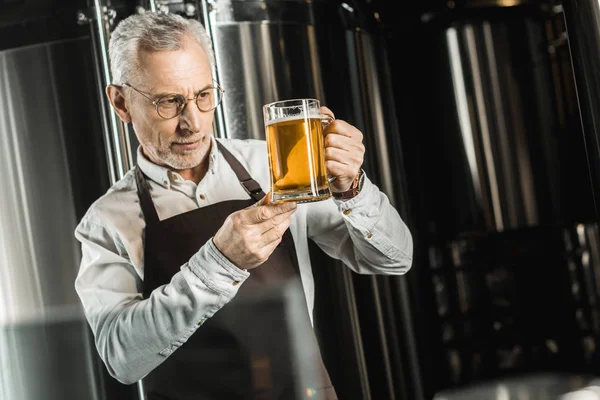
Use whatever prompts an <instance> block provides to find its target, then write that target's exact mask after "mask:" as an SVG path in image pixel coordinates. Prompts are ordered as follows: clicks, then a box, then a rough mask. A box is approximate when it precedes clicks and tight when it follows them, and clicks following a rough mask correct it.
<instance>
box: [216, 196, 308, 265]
mask: <svg viewBox="0 0 600 400" xmlns="http://www.w3.org/2000/svg"><path fill="white" fill-rule="evenodd" d="M269 199H270V195H269V193H267V195H266V196H265V197H264V198H263V199H262V200H261V201H259V202H257V203H256V204H253V205H251V206H250V207H248V208H245V209H243V210H239V211H236V212H234V213H233V214H231V215H230V216H228V217H227V219H226V220H225V222H224V223H223V226H221V228H220V229H219V230H218V231H217V233H216V234H215V236H214V238H213V242H214V244H215V246H217V249H219V251H220V252H221V253H222V254H223V255H224V256H225V257H227V258H228V259H229V261H231V262H232V263H233V264H235V265H236V266H237V267H238V268H241V269H252V268H256V267H258V266H259V265H261V264H262V263H264V262H265V261H267V259H268V258H269V257H270V256H271V253H273V251H274V250H275V248H276V247H277V245H278V244H279V243H280V242H281V238H282V237H283V234H284V232H285V231H286V230H287V228H288V227H289V226H290V217H291V216H292V214H293V213H294V212H295V211H296V207H297V205H296V203H295V202H285V203H277V204H271V203H270V202H269Z"/></svg>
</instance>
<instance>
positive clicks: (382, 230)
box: [307, 175, 413, 275]
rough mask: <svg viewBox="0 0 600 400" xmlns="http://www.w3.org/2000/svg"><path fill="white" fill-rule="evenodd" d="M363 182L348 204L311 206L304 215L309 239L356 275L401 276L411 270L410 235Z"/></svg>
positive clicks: (382, 196) (385, 202) (374, 190)
mask: <svg viewBox="0 0 600 400" xmlns="http://www.w3.org/2000/svg"><path fill="white" fill-rule="evenodd" d="M363 179H364V180H363V185H362V189H361V191H360V193H359V194H358V195H357V196H356V197H354V198H352V199H350V200H346V201H341V200H332V201H326V202H322V204H318V203H314V204H315V207H313V208H312V209H311V210H309V211H308V212H307V226H308V232H309V237H310V238H311V239H312V240H314V241H315V243H316V244H317V245H318V246H319V247H320V248H321V249H322V250H323V251H324V252H325V253H326V254H328V255H329V256H331V257H334V258H336V259H339V260H341V261H343V262H344V264H346V265H347V266H348V267H349V268H350V269H352V270H353V271H355V272H357V273H359V274H384V275H402V274H404V273H406V272H407V271H408V270H409V269H410V267H411V266H412V255H413V240H412V235H411V232H410V230H409V228H408V227H407V225H406V223H405V222H404V220H403V219H402V217H401V216H400V215H399V213H398V211H397V210H396V209H395V208H394V207H393V206H392V205H391V203H390V201H389V199H388V197H387V196H386V195H385V193H383V192H381V191H380V190H379V188H378V187H377V186H376V185H374V184H373V183H372V182H371V181H370V180H369V179H368V177H367V176H366V175H365V176H364V178H363Z"/></svg>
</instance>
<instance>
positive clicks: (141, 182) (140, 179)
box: [135, 165, 160, 225]
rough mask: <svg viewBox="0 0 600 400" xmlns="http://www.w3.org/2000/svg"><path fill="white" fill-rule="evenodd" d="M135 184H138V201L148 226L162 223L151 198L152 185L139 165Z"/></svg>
mask: <svg viewBox="0 0 600 400" xmlns="http://www.w3.org/2000/svg"><path fill="white" fill-rule="evenodd" d="M135 183H136V184H137V194H138V199H139V200H140V207H142V213H143V214H144V220H145V221H146V224H147V225H149V224H155V223H158V222H160V219H158V213H157V212H156V208H155V207H154V202H153V201H152V196H150V185H149V184H148V181H146V178H145V177H144V173H143V172H142V170H141V169H140V167H139V166H137V165H136V167H135Z"/></svg>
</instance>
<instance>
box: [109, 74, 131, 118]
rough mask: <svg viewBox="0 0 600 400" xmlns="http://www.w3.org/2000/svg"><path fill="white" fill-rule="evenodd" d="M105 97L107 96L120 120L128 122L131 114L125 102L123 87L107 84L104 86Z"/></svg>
mask: <svg viewBox="0 0 600 400" xmlns="http://www.w3.org/2000/svg"><path fill="white" fill-rule="evenodd" d="M106 97H108V101H110V104H112V107H113V109H114V110H115V112H116V113H117V115H118V116H119V118H120V119H121V121H123V122H125V123H126V124H128V123H130V122H131V114H130V113H129V109H128V108H127V103H126V102H125V94H124V93H123V88H122V87H120V86H116V85H112V84H111V85H108V86H107V87H106Z"/></svg>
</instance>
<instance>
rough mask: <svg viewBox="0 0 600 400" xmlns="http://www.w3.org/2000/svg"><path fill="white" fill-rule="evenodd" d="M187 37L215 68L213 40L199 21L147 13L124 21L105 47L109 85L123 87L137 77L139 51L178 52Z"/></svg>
mask: <svg viewBox="0 0 600 400" xmlns="http://www.w3.org/2000/svg"><path fill="white" fill-rule="evenodd" d="M186 36H187V37H191V38H194V39H195V40H196V41H197V42H198V44H199V45H200V47H201V48H202V50H204V52H205V53H206V55H207V57H208V61H209V62H210V65H211V67H213V68H214V67H215V54H214V51H213V48H212V41H211V40H210V37H209V36H208V34H207V33H206V30H205V29H204V27H203V26H202V24H201V23H200V22H199V21H197V20H195V19H187V18H184V17H182V16H180V15H177V14H164V13H157V12H150V11H147V12H145V13H143V14H134V15H131V16H129V17H127V18H125V19H123V20H122V21H121V22H119V23H118V24H117V27H116V28H115V29H114V31H113V32H112V33H111V35H110V42H109V45H108V57H109V60H110V70H111V73H112V83H114V84H117V85H122V84H123V83H125V82H129V81H130V80H131V79H133V78H134V77H135V76H136V74H137V73H138V72H137V71H139V70H140V67H141V66H140V65H139V58H138V52H139V51H140V50H145V51H173V50H179V49H180V48H181V43H182V41H183V39H184V38H185V37H186Z"/></svg>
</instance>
